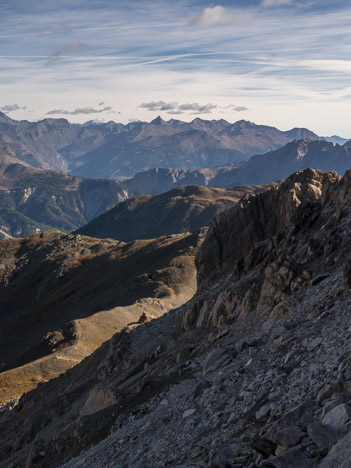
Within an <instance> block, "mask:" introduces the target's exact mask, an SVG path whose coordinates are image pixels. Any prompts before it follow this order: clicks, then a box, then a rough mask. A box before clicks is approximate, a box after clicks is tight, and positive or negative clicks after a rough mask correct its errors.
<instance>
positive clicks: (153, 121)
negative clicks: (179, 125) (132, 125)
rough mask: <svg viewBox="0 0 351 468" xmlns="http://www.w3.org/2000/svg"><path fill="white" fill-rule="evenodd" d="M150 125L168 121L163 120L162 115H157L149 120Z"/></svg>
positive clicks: (162, 123)
mask: <svg viewBox="0 0 351 468" xmlns="http://www.w3.org/2000/svg"><path fill="white" fill-rule="evenodd" d="M150 123H151V124H152V125H167V124H168V122H167V121H166V120H163V119H162V117H161V116H160V115H159V116H157V117H156V118H155V119H153V120H151V122H150Z"/></svg>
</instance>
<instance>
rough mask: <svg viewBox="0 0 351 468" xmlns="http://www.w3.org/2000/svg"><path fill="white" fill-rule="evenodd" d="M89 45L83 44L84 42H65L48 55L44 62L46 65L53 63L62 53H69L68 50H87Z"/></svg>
mask: <svg viewBox="0 0 351 468" xmlns="http://www.w3.org/2000/svg"><path fill="white" fill-rule="evenodd" d="M89 49H90V46H89V45H88V44H85V43H84V42H80V41H77V42H71V43H70V44H66V45H64V46H62V47H60V48H59V49H57V50H56V51H55V52H54V53H53V54H52V55H51V56H50V57H49V60H48V61H47V62H46V65H52V64H53V63H55V62H57V61H58V60H60V59H61V56H62V54H64V53H69V52H84V51H86V50H89Z"/></svg>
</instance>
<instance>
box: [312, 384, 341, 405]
mask: <svg viewBox="0 0 351 468" xmlns="http://www.w3.org/2000/svg"><path fill="white" fill-rule="evenodd" d="M340 391H341V385H340V384H339V383H335V384H330V385H326V386H325V387H323V388H322V389H321V390H320V391H319V392H318V394H317V398H316V402H317V403H322V402H323V401H324V400H327V399H328V398H330V397H331V396H332V395H334V393H337V392H340Z"/></svg>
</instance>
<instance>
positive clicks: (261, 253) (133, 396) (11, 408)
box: [0, 170, 351, 468]
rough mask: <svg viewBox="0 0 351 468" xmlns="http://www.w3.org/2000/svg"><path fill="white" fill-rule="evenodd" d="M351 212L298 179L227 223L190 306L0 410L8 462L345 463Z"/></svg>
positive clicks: (311, 178)
mask: <svg viewBox="0 0 351 468" xmlns="http://www.w3.org/2000/svg"><path fill="white" fill-rule="evenodd" d="M350 208H351V171H348V172H347V173H346V174H345V176H344V177H343V178H342V179H340V178H339V177H337V176H336V174H335V173H322V172H321V171H312V170H306V171H304V172H302V173H296V174H293V175H292V176H291V177H290V178H289V179H288V180H287V181H286V182H285V183H284V184H282V185H281V186H280V187H279V188H278V189H276V190H273V191H271V192H269V193H265V194H258V195H255V196H254V197H252V198H249V199H245V200H243V201H242V203H241V204H240V206H239V205H238V206H237V207H235V208H234V209H232V210H230V211H229V212H227V213H226V214H223V215H221V216H220V217H219V218H217V219H216V220H215V222H214V223H213V225H212V226H211V228H210V231H209V233H208V235H207V237H206V239H205V241H204V243H203V245H202V247H201V250H200V251H199V253H198V256H197V264H198V268H199V270H198V279H199V286H198V290H197V294H196V296H195V297H194V298H193V299H192V300H191V301H190V302H189V303H187V304H185V305H183V306H182V307H180V308H178V309H175V310H173V311H170V312H169V313H168V314H165V315H163V316H162V317H161V318H160V319H158V320H153V321H151V322H149V323H146V324H144V325H140V326H138V327H137V328H136V329H128V330H125V331H124V332H123V333H117V334H116V335H114V336H113V337H112V338H111V340H110V341H109V342H106V343H105V344H104V345H102V346H101V347H100V348H99V349H98V350H97V351H96V352H95V353H94V354H92V355H91V356H89V357H88V358H87V359H85V360H84V361H83V362H81V363H80V364H78V365H77V366H75V367H74V368H72V369H70V370H69V372H67V373H66V374H65V375H62V376H60V377H58V378H57V379H55V380H52V381H50V382H48V383H46V384H44V385H41V386H40V387H38V388H37V389H36V390H34V391H32V392H30V393H28V394H27V395H24V396H23V397H22V398H21V399H20V400H19V402H17V401H13V402H11V403H10V404H8V405H7V406H6V408H4V410H3V412H2V413H0V431H1V433H2V434H4V436H3V439H2V446H1V451H0V455H1V457H0V458H2V460H4V462H3V465H2V466H4V467H5V466H6V467H7V466H11V463H12V464H14V465H15V466H16V465H19V466H22V465H23V466H27V467H44V466H50V467H51V466H52V467H55V466H62V465H63V466H65V468H78V467H84V468H93V467H94V468H95V467H100V466H101V467H103V466H133V467H137V468H142V467H145V466H155V467H158V466H159V467H161V466H162V467H163V466H167V465H168V466H179V465H180V466H186V467H190V466H197V467H214V468H215V467H217V468H218V467H227V466H238V467H243V468H244V467H245V468H246V467H250V468H256V467H260V468H261V467H273V468H288V467H296V466H297V464H298V466H301V467H306V468H308V467H313V468H316V467H320V468H329V467H334V466H335V467H339V466H340V467H343V468H348V463H349V460H350V459H351V452H350V440H351V430H350V429H351V406H350V403H351V365H350V363H351V358H350V346H349V343H350V336H351V335H350V334H351V315H350V307H351V299H350V287H351V263H350V259H349V255H350V245H351V210H350ZM246 226H249V227H247V231H245V228H246ZM217 245H220V248H219V247H216V246H217Z"/></svg>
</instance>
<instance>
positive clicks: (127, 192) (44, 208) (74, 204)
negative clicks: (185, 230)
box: [0, 147, 136, 238]
mask: <svg viewBox="0 0 351 468" xmlns="http://www.w3.org/2000/svg"><path fill="white" fill-rule="evenodd" d="M134 195H136V192H135V191H134V190H133V189H131V188H129V187H127V186H126V185H124V184H123V183H121V182H118V181H116V180H99V179H83V178H82V177H77V176H69V175H66V174H63V173H60V172H55V171H47V170H42V169H36V168H33V167H31V166H29V165H28V164H26V163H24V162H22V161H21V160H20V159H19V158H18V157H17V156H16V155H15V154H14V153H13V152H12V150H11V149H10V148H9V147H6V148H5V149H3V150H1V151H0V238H2V237H6V236H15V237H18V236H24V235H28V234H34V233H36V232H39V231H42V230H46V229H48V228H49V227H50V228H56V229H60V230H63V231H71V230H74V229H77V228H78V227H79V226H83V225H84V224H86V223H87V222H89V221H91V220H92V219H94V218H96V217H97V216H99V215H100V214H101V213H104V212H105V211H106V210H108V209H109V208H112V207H113V206H115V205H116V204H117V203H119V202H121V201H123V200H125V199H127V198H129V197H132V196H134Z"/></svg>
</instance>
